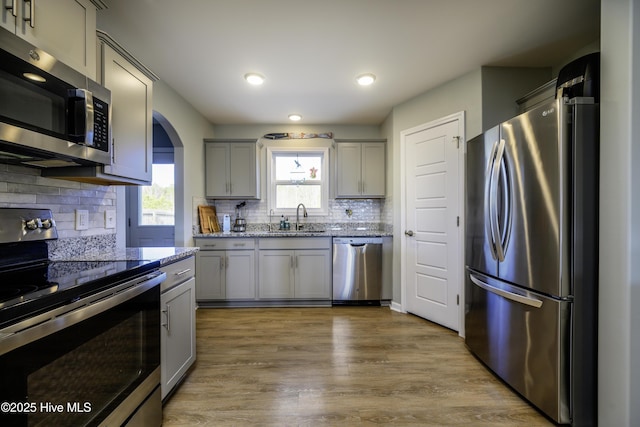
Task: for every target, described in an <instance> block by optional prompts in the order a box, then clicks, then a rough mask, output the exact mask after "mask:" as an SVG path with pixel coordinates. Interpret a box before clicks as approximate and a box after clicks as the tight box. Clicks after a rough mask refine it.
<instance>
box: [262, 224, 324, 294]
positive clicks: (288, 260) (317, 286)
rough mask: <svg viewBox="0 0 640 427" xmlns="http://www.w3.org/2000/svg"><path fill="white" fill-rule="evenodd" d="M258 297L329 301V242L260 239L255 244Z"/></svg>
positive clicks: (314, 239) (298, 239) (319, 239)
mask: <svg viewBox="0 0 640 427" xmlns="http://www.w3.org/2000/svg"><path fill="white" fill-rule="evenodd" d="M258 245H259V249H260V250H259V260H258V268H259V271H260V273H259V282H258V298H259V299H261V300H263V299H264V300H268V299H324V300H328V299H330V298H331V239H329V238H298V237H294V238H264V239H260V241H259V243H258Z"/></svg>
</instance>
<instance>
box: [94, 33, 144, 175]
mask: <svg viewBox="0 0 640 427" xmlns="http://www.w3.org/2000/svg"><path fill="white" fill-rule="evenodd" d="M114 47H115V46H114V45H113V44H108V43H106V42H103V43H101V51H102V52H101V53H102V55H101V56H102V58H101V59H102V77H103V81H102V83H103V84H104V86H105V87H107V88H108V89H109V90H111V103H112V105H113V109H112V110H113V115H112V123H113V147H112V149H113V153H112V163H111V165H110V166H105V167H104V173H105V174H107V175H113V176H115V177H119V178H122V179H127V180H131V181H134V182H136V183H139V184H150V183H151V166H152V163H153V157H152V156H153V130H152V122H153V118H152V115H153V109H152V108H153V105H152V102H153V99H152V96H153V95H152V94H153V81H152V80H151V79H150V78H149V77H148V76H146V75H145V74H144V73H143V72H142V71H141V70H140V69H139V68H138V67H137V66H136V65H135V64H133V63H131V62H130V61H129V60H128V59H127V58H126V57H125V56H124V55H123V54H122V52H119V51H117V50H116V49H115V48H114Z"/></svg>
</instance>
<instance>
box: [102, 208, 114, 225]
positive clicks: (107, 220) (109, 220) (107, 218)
mask: <svg viewBox="0 0 640 427" xmlns="http://www.w3.org/2000/svg"><path fill="white" fill-rule="evenodd" d="M104 228H116V211H114V210H108V211H104Z"/></svg>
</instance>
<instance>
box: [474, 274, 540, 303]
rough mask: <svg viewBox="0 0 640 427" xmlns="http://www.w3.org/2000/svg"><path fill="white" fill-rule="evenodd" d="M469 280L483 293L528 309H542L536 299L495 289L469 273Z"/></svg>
mask: <svg viewBox="0 0 640 427" xmlns="http://www.w3.org/2000/svg"><path fill="white" fill-rule="evenodd" d="M469 279H471V281H472V282H473V283H475V284H476V285H477V286H478V287H480V288H482V289H484V290H485V291H487V292H491V293H492V294H496V295H500V296H501V297H503V298H506V299H508V300H510V301H514V302H517V303H520V304H524V305H528V306H529V307H534V308H540V307H542V301H541V300H539V299H537V298H532V297H528V296H525V295H519V294H516V293H514V292H509V291H505V290H504V289H500V288H496V287H495V286H491V285H490V284H488V283H487V282H485V281H483V280H480V279H479V278H477V277H476V276H475V275H474V274H473V273H469Z"/></svg>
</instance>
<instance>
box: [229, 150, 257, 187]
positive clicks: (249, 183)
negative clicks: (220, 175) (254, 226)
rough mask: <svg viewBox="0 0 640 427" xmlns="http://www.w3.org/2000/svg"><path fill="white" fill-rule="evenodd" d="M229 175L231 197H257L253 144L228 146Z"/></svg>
mask: <svg viewBox="0 0 640 427" xmlns="http://www.w3.org/2000/svg"><path fill="white" fill-rule="evenodd" d="M229 155H230V163H229V174H230V188H229V195H230V196H231V197H246V198H251V199H255V198H257V197H258V189H257V185H256V182H257V181H256V173H257V171H256V145H255V144H254V143H240V142H238V143H231V144H229Z"/></svg>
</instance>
